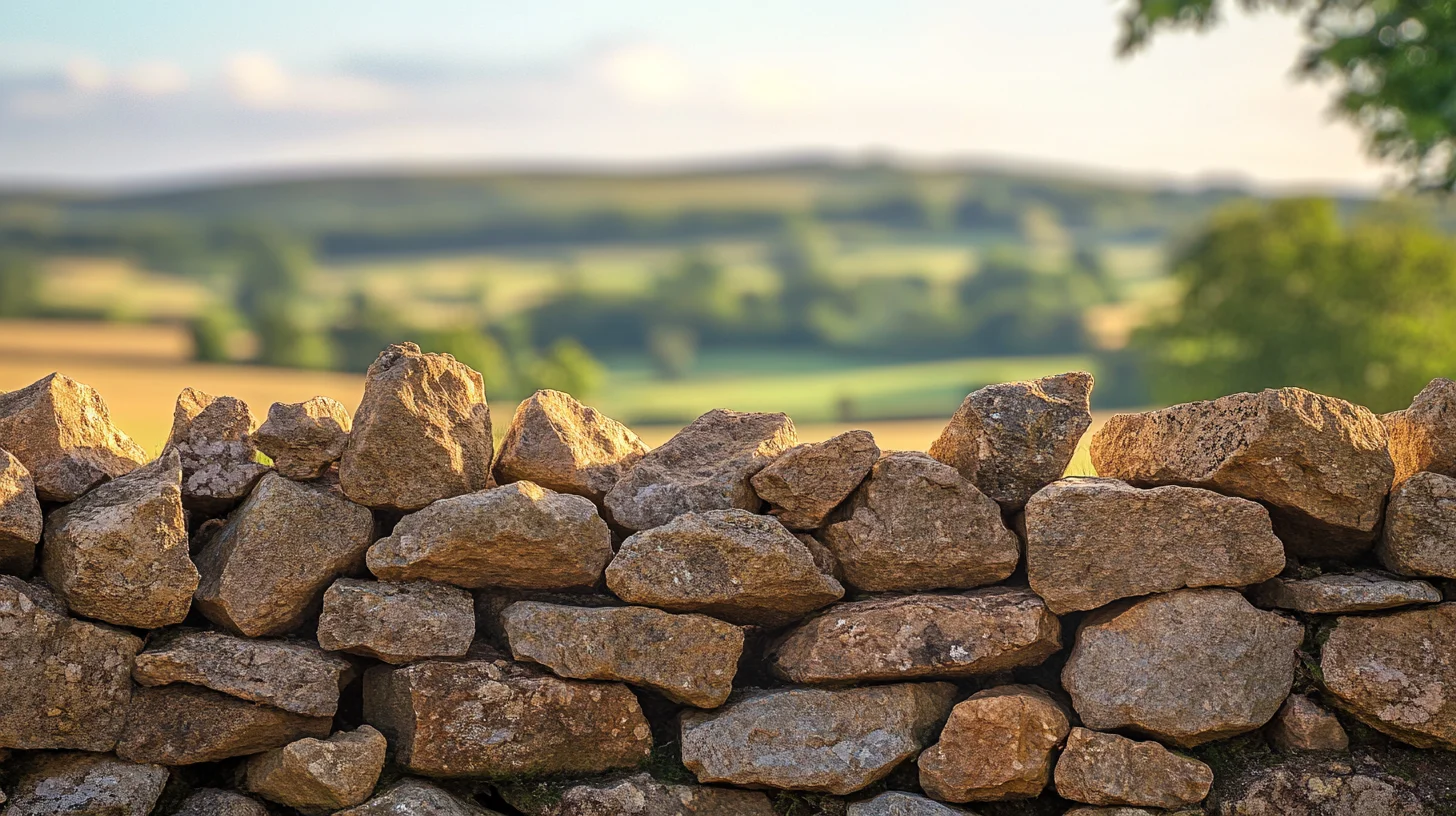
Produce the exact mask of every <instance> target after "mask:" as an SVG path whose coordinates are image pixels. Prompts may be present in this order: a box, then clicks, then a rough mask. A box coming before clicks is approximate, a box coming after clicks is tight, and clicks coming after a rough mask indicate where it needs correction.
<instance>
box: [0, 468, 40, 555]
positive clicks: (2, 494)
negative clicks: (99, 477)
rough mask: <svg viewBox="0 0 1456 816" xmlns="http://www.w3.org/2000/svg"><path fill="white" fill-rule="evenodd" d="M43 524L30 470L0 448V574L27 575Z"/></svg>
mask: <svg viewBox="0 0 1456 816" xmlns="http://www.w3.org/2000/svg"><path fill="white" fill-rule="evenodd" d="M44 524H45V520H44V518H43V517H42V516H41V512H40V500H39V499H37V498H36V495H35V480H34V479H32V478H31V477H30V471H28V470H26V469H25V465H23V464H21V463H20V460H19V459H16V458H15V457H14V456H12V455H11V454H10V453H9V452H8V451H4V450H0V573H9V574H11V575H20V576H26V575H29V574H30V572H31V570H32V569H33V568H34V567H35V545H37V544H39V543H40V534H41V530H42V529H43V527H44Z"/></svg>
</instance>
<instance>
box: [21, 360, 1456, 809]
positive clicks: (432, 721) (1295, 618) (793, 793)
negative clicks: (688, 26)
mask: <svg viewBox="0 0 1456 816" xmlns="http://www.w3.org/2000/svg"><path fill="white" fill-rule="evenodd" d="M367 376H368V380H367V384H366V388H365V395H364V399H363V402H362V403H361V405H360V406H359V409H358V411H357V413H356V414H355V415H354V416H353V417H350V415H349V414H348V412H347V411H346V410H345V409H344V408H343V407H342V406H341V405H339V404H338V403H337V402H334V401H332V400H330V399H327V398H324V397H319V398H316V399H314V400H310V401H309V402H305V403H300V404H293V405H286V404H276V405H273V406H272V407H271V408H270V409H269V410H268V414H267V418H266V421H264V422H263V423H262V425H261V426H259V425H258V424H257V422H256V420H255V418H254V417H253V415H252V414H251V413H250V411H249V408H248V406H246V405H244V404H243V403H241V402H240V401H238V400H236V399H232V398H230V397H216V398H215V397H212V396H209V395H207V394H204V393H201V392H198V391H195V390H191V389H189V390H187V391H185V392H184V393H183V394H182V395H181V397H180V398H179V399H178V403H177V409H176V415H175V420H174V425H173V428H172V434H171V438H170V441H169V443H168V445H167V447H166V449H165V450H164V452H163V453H162V455H161V456H160V457H158V458H156V459H154V460H151V461H147V457H146V456H145V454H144V452H143V451H142V450H141V449H140V448H139V447H138V446H137V445H136V444H135V443H133V442H132V441H131V440H130V439H128V438H127V437H126V436H125V435H124V434H123V433H122V432H121V431H119V430H118V429H116V428H115V427H113V426H112V424H111V421H110V419H109V417H108V414H107V411H106V407H105V404H104V403H103V402H102V400H101V398H100V396H98V395H97V394H96V393H95V392H94V391H93V390H91V389H90V388H88V387H87V386H85V385H82V384H80V383H77V382H75V381H73V380H70V379H68V378H66V377H64V376H62V375H52V376H50V377H47V378H45V379H43V380H41V381H39V382H37V383H34V384H32V385H30V386H28V387H25V388H22V389H20V390H18V391H13V392H10V393H4V394H0V448H3V450H4V452H3V453H0V466H3V469H0V791H3V794H0V796H8V797H9V799H8V802H7V803H6V804H5V805H3V806H0V813H3V814H4V816H39V815H40V814H71V815H73V816H144V814H149V813H155V814H168V815H170V814H191V815H192V816H203V815H204V814H224V815H228V814H230V815H231V816H242V815H243V814H247V815H249V816H258V814H267V813H273V814H291V813H302V814H327V813H338V814H348V815H349V816H384V814H420V816H456V815H459V814H477V815H478V814H483V813H484V814H492V813H494V814H528V815H529V816H617V815H618V814H622V815H624V816H632V815H636V816H689V815H690V814H691V815H692V816H770V814H784V815H786V816H787V815H792V816H809V814H815V813H824V814H852V815H853V816H935V815H940V816H945V815H947V814H967V813H977V814H982V816H1010V815H1011V814H1035V815H1040V814H1048V815H1050V814H1064V813H1066V814H1076V816H1094V815H1096V814H1101V815H1102V816H1134V815H1135V814H1151V813H1164V812H1167V813H1175V812H1176V813H1217V814H1227V815H1229V816H1233V815H1235V814H1237V815H1239V816H1302V815H1304V814H1308V815H1309V816H1315V815H1316V814H1319V815H1321V816H1326V815H1331V816H1340V815H1342V814H1348V815H1349V816H1402V815H1404V814H1442V813H1453V812H1456V806H1453V801H1456V799H1453V795H1456V794H1453V792H1456V763H1453V757H1456V754H1453V753H1448V751H1453V750H1456V604H1448V603H1442V600H1443V593H1444V592H1449V591H1450V587H1449V585H1448V584H1447V581H1448V580H1449V579H1452V578H1456V384H1453V383H1452V382H1450V381H1448V380H1437V381H1435V382H1433V383H1431V385H1430V386H1429V387H1428V388H1427V389H1426V390H1425V391H1423V392H1422V393H1421V394H1420V395H1419V396H1417V397H1416V398H1415V401H1414V403H1413V404H1412V405H1411V407H1410V408H1409V409H1408V410H1406V411H1400V412H1396V413H1393V414H1388V415H1385V416H1376V415H1374V414H1372V413H1370V412H1369V411H1368V410H1366V409H1364V408H1361V407H1359V406H1355V405H1351V404H1349V403H1346V402H1343V401H1341V400H1337V399H1333V398H1330V397H1324V396H1320V395H1317V394H1312V393H1309V392H1307V391H1303V390H1300V389H1295V388H1286V389H1280V390H1270V391H1264V392H1262V393H1259V394H1236V395H1233V396H1229V397H1225V398H1222V399H1218V400H1214V401H1211V402H1203V403H1195V404H1189V405H1179V406H1174V407H1172V408H1167V409H1164V410H1160V411H1153V412H1149V413H1143V414H1126V415H1119V416H1116V417H1113V418H1112V419H1111V420H1110V421H1108V422H1107V423H1106V424H1105V425H1104V426H1103V427H1101V428H1100V429H1099V430H1098V431H1097V432H1095V434H1094V435H1093V437H1092V439H1091V453H1092V458H1093V461H1094V463H1095V465H1096V467H1097V470H1098V472H1099V473H1100V474H1102V477H1101V478H1065V479H1064V478H1061V477H1062V474H1063V473H1064V471H1065V470H1066V467H1067V463H1068V462H1069V461H1070V459H1071V457H1072V454H1073V452H1074V450H1075V449H1076V447H1077V444H1078V441H1079V439H1080V438H1081V437H1082V436H1083V434H1084V433H1086V432H1087V431H1088V429H1089V427H1090V425H1091V415H1090V413H1089V409H1088V405H1089V396H1090V393H1091V390H1092V378H1091V377H1090V376H1088V375H1086V374H1080V373H1073V374H1065V375H1061V376H1057V377H1049V378H1046V379H1043V380H1037V381H1034V382H1023V383H1009V384H1004V385H994V386H989V387H987V388H984V389H981V390H980V391H977V392H975V393H973V394H971V395H970V396H968V397H967V398H966V400H965V402H964V404H962V406H961V407H960V409H959V410H958V411H957V412H956V413H955V415H954V416H953V417H952V418H951V419H950V421H949V423H948V424H947V426H946V428H945V431H944V432H943V433H942V434H941V436H940V438H939V439H938V440H936V442H935V443H934V444H933V445H932V446H931V447H930V450H929V452H928V453H920V452H908V451H882V450H880V449H879V448H878V447H877V446H876V444H875V441H874V439H873V438H872V437H871V435H870V434H868V433H866V432H863V431H851V432H849V433H845V434H842V435H840V436H837V437H835V438H833V439H829V440H827V441H824V442H818V443H813V444H798V440H797V438H796V434H795V430H794V425H793V423H792V422H791V421H790V420H789V418H788V417H786V416H784V415H782V414H754V413H736V412H732V411H725V410H716V411H712V412H709V413H707V414H705V415H703V416H702V417H700V418H699V419H697V420H696V421H694V422H693V423H692V424H691V425H689V426H688V427H686V428H684V429H683V430H682V431H681V432H680V433H678V434H677V435H676V436H675V437H673V438H672V439H671V440H669V441H668V442H667V443H665V444H664V445H662V446H661V447H659V448H657V449H654V450H649V449H648V448H647V446H646V445H644V444H643V443H642V442H641V440H639V439H638V438H637V436H636V435H635V434H633V433H632V431H630V430H629V429H627V428H626V427H624V426H622V425H621V424H619V423H617V422H615V421H613V420H612V419H610V418H608V417H605V416H603V415H601V414H600V413H598V412H597V411H595V410H593V409H591V408H588V407H586V406H583V405H581V404H580V403H578V402H576V401H575V400H573V399H572V398H571V397H569V396H567V395H565V394H561V393H556V392H550V391H543V392H540V393H537V394H536V395H534V396H533V397H531V398H530V399H529V400H527V401H526V402H524V403H522V404H521V405H520V406H519V408H518V409H517V411H516V413H515V416H514V417H513V418H511V420H510V424H509V427H508V428H507V429H506V430H505V432H504V434H503V436H502V441H501V442H500V444H499V445H498V446H497V445H496V444H495V443H494V442H493V435H492V423H491V416H490V411H489V408H488V407H487V403H486V395H485V384H484V381H483V379H482V377H481V375H480V374H479V373H477V372H475V371H472V370H470V369H469V368H467V367H466V366H464V365H462V364H461V363H459V362H457V361H455V360H454V359H453V358H451V357H449V356H446V355H434V354H422V353H420V351H419V349H418V348H416V347H414V346H412V345H408V344H406V345H401V346H393V347H391V348H389V349H387V350H386V351H385V352H384V353H383V354H381V355H380V357H379V359H378V360H377V361H376V362H375V364H374V365H373V366H372V367H371V368H370V370H369V373H368V375H367ZM499 419H500V418H499V417H497V420H499Z"/></svg>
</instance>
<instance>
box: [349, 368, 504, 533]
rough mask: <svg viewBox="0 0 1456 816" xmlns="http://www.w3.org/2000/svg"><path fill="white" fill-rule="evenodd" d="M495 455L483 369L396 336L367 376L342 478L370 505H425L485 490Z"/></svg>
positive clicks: (353, 495)
mask: <svg viewBox="0 0 1456 816" xmlns="http://www.w3.org/2000/svg"><path fill="white" fill-rule="evenodd" d="M494 456H495V441H494V440H493V439H492V438H491V429H490V407H489V406H488V405H486V400H485V378H484V377H482V376H481V375H480V372H478V371H475V370H474V369H472V368H470V366H467V365H465V364H464V363H462V362H459V361H458V360H456V359H455V358H454V357H451V356H450V355H448V354H424V353H422V352H421V351H420V347H419V346H417V345H415V344H414V343H397V344H395V345H392V346H390V347H389V348H387V349H385V350H384V351H382V352H380V353H379V357H378V358H377V359H376V360H375V361H374V362H373V364H371V365H370V366H369V373H368V374H366V375H365V380H364V397H363V399H362V400H361V401H360V402H359V410H357V411H355V412H354V426H353V429H352V430H351V431H350V432H349V441H348V444H347V445H346V446H345V447H344V455H343V457H342V458H341V459H340V460H339V483H340V485H342V487H343V489H344V494H345V495H347V496H348V497H349V498H350V499H351V500H353V501H355V502H357V503H359V504H362V505H364V506H366V507H380V508H387V509H392V510H418V509H420V508H421V507H424V506H426V505H428V504H430V503H431V502H435V501H439V500H440V499H448V498H450V497H452V496H460V495H463V494H466V493H474V492H475V491H477V490H484V489H485V488H486V487H487V486H488V482H489V481H490V466H491V460H492V458H493V457H494Z"/></svg>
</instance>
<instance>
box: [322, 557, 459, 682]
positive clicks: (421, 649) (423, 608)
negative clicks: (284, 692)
mask: <svg viewBox="0 0 1456 816" xmlns="http://www.w3.org/2000/svg"><path fill="white" fill-rule="evenodd" d="M474 638H475V600H474V599H473V598H472V597H471V596H470V593H469V592H466V591H465V590H463V589H459V588H457V587H452V586H449V585H447V584H437V583H434V582H432V581H414V582H411V583H403V584H398V583H391V582H388V581H358V580H354V579H352V578H340V579H339V580H337V581H335V582H334V585H333V586H331V587H329V590H328V591H327V592H325V593H324V609H323V612H322V613H321V614H320V615H319V625H318V639H319V645H320V646H322V647H323V648H325V649H328V650H329V651H342V652H349V653H351V654H357V655H363V656H365V657H372V658H375V659H377V660H383V661H384V662H386V663H396V664H402V663H412V662H414V661H416V660H423V659H425V658H430V657H464V656H465V653H466V652H468V651H470V642H471V641H472V640H474Z"/></svg>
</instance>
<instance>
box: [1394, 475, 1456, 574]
mask: <svg viewBox="0 0 1456 816" xmlns="http://www.w3.org/2000/svg"><path fill="white" fill-rule="evenodd" d="M1376 555H1378V556H1379V557H1380V563H1382V564H1384V565H1385V567H1386V568H1387V569H1390V570H1392V571H1394V572H1398V573H1400V574H1401V575H1428V576H1434V577H1440V578H1456V479H1453V478H1451V477H1449V476H1442V475H1440V474H1437V473H1417V474H1416V475H1414V476H1412V477H1410V478H1409V479H1407V480H1405V481H1404V482H1401V483H1400V485H1398V486H1397V487H1396V488H1395V490H1393V491H1391V494H1390V506H1389V507H1388V508H1387V509H1386V517H1385V530H1384V533H1383V535H1382V536H1381V539H1380V546H1379V547H1378V548H1377V550H1376Z"/></svg>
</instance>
